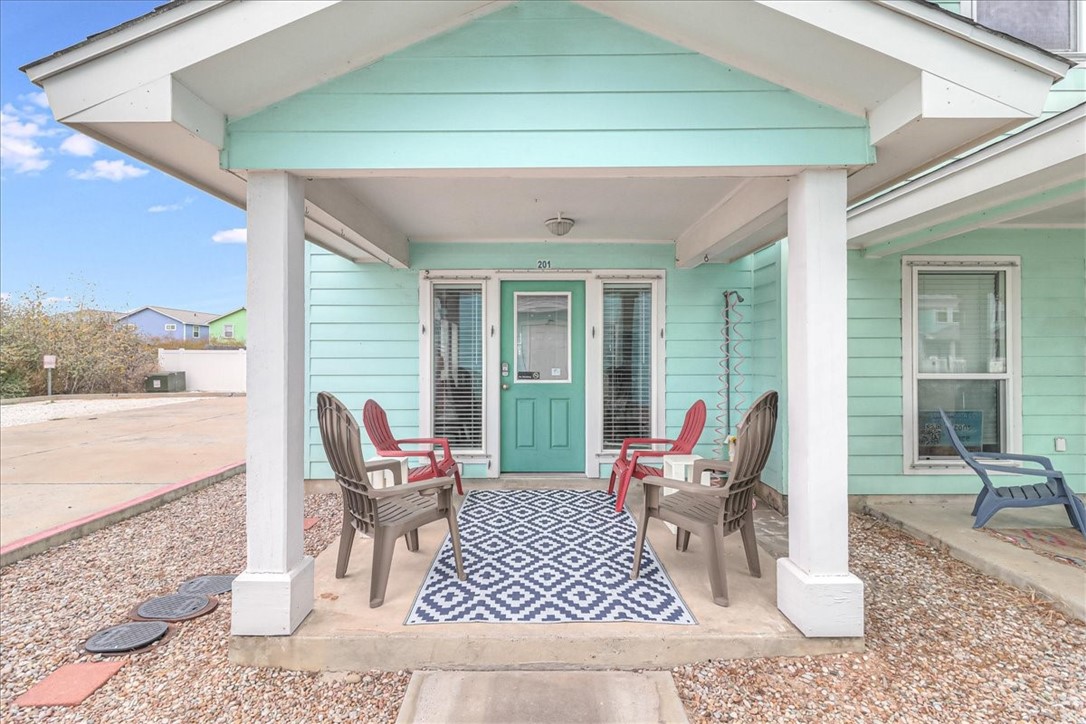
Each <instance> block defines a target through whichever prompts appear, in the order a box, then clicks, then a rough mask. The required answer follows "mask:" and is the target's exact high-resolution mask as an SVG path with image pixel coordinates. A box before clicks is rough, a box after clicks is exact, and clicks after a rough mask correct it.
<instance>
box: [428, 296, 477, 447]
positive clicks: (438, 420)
mask: <svg viewBox="0 0 1086 724" xmlns="http://www.w3.org/2000/svg"><path fill="white" fill-rule="evenodd" d="M433 311H434V314H433V335H432V337H433V350H432V354H433V370H434V389H433V399H434V418H433V419H434V436H435V437H447V438H448V439H449V445H450V446H451V447H453V448H456V449H461V450H481V449H482V447H483V290H482V287H481V286H478V285H444V284H435V285H434V310H433Z"/></svg>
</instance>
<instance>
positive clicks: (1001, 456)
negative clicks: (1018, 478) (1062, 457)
mask: <svg viewBox="0 0 1086 724" xmlns="http://www.w3.org/2000/svg"><path fill="white" fill-rule="evenodd" d="M970 454H971V455H972V456H973V459H974V460H1021V461H1022V462H1028V463H1037V464H1038V465H1043V466H1044V468H1045V470H1053V469H1054V468H1053V467H1052V460H1051V459H1049V458H1046V457H1043V456H1041V455H1018V454H1015V453H970Z"/></svg>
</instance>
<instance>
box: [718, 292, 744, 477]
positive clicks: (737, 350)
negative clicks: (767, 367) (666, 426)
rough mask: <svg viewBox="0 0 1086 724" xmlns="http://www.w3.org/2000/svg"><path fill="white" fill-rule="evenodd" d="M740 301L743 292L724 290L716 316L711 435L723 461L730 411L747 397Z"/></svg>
mask: <svg viewBox="0 0 1086 724" xmlns="http://www.w3.org/2000/svg"><path fill="white" fill-rule="evenodd" d="M742 303H743V295H742V294H740V293H739V292H737V291H734V290H730V289H729V290H726V291H725V292H724V305H723V307H721V309H720V318H721V320H722V322H723V324H722V325H721V327H720V336H721V343H720V362H719V365H720V374H719V375H717V379H718V380H720V388H719V389H718V390H717V396H718V397H719V400H718V401H717V404H716V408H717V416H716V422H717V426H716V430H715V432H716V435H715V437H714V442H715V443H716V445H715V451H716V456H717V458H719V459H721V460H726V459H727V455H728V438H729V437H730V436H731V435H732V434H733V433H732V411H733V410H735V411H736V412H738V411H739V410H740V409H741V408H742V407H744V406H745V405H746V402H747V398H746V394H745V393H744V392H743V388H744V387H745V384H744V383H745V382H746V379H747V378H746V375H745V374H744V373H743V363H744V362H746V361H747V357H746V355H745V354H744V351H743V343H744V342H746V341H747V338H746V337H745V336H743V332H742V329H741V328H740V325H741V324H742V322H743V320H744V317H743V313H742V312H740V311H739V305H740V304H742Z"/></svg>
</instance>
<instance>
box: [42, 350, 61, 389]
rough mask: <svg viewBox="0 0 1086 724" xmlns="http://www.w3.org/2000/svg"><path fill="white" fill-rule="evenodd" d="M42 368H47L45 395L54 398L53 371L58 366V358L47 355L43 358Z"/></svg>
mask: <svg viewBox="0 0 1086 724" xmlns="http://www.w3.org/2000/svg"><path fill="white" fill-rule="evenodd" d="M41 366H42V367H43V368H45V394H46V395H48V396H49V397H52V396H53V370H54V369H55V368H56V366H57V356H56V355H55V354H47V355H45V356H43V357H42V358H41Z"/></svg>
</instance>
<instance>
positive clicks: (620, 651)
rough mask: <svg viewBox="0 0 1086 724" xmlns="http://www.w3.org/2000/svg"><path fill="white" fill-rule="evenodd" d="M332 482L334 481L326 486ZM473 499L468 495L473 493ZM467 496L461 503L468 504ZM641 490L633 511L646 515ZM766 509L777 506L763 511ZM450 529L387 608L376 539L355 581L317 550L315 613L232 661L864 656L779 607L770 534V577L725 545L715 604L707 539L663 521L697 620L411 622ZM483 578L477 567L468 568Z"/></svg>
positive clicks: (734, 539) (457, 665) (313, 664)
mask: <svg viewBox="0 0 1086 724" xmlns="http://www.w3.org/2000/svg"><path fill="white" fill-rule="evenodd" d="M606 487H607V481H606V480H586V479H584V478H560V477H544V478H503V479H500V480H496V481H495V480H485V481H484V480H475V481H469V482H467V484H466V486H465V490H466V491H470V490H481V489H494V488H501V489H512V488H567V489H577V490H606ZM326 489H327V488H326ZM461 500H462V499H461ZM458 502H460V501H458ZM641 503H642V496H641V488H640V486H634V487H632V488H631V491H630V497H629V498H628V499H627V509H628V510H629V511H630V512H631V513H632V514H634V517H635V518H636V517H638V516H639V515H640V510H641ZM761 512H762V513H768V510H767V507H766V506H764V505H763V506H762V510H761ZM445 535H446V530H445V528H444V527H443V526H441V525H438V524H435V525H428V526H425V527H423V528H422V529H420V531H419V551H418V552H417V553H409V552H408V551H407V549H406V547H405V546H404V545H403V543H402V541H401V542H400V543H398V545H397V550H396V556H395V558H394V560H393V564H392V565H393V571H392V576H391V577H390V581H389V585H388V590H387V592H386V595H385V603H384V605H383V606H381V607H380V608H376V609H371V608H369V605H368V592H369V576H370V563H371V560H370V559H371V555H372V548H371V545H372V542H371V541H370V540H369V539H361V538H360V539H359V540H357V541H356V542H355V549H354V553H353V554H352V557H351V564H350V568H349V569H348V573H347V576H346V577H345V578H342V579H338V580H337V579H336V578H335V577H334V572H335V559H336V546H337V543H336V542H333V543H332V544H331V545H330V546H329V547H328V548H327V549H326V550H325V551H324V552H323V553H321V554H320V555H318V556H317V559H316V564H315V600H314V604H313V611H312V612H311V613H310V614H309V616H308V617H306V619H305V620H304V621H303V622H302V624H301V625H300V626H299V627H298V628H297V629H296V630H295V631H294V633H293V634H292V635H291V636H289V637H274V638H273V637H263V636H234V637H233V638H232V640H231V650H230V658H231V660H232V661H233V662H235V663H239V664H245V665H257V666H275V667H282V668H287V669H296V670H307V671H364V670H368V669H381V670H386V671H397V670H403V669H407V670H420V669H457V670H470V669H486V670H494V669H518V670H522V669H642V668H668V667H672V666H676V665H679V664H683V663H692V662H696V661H705V660H710V659H736V658H759V657H768V656H808V655H817V654H827V653H840V652H845V651H862V650H863V649H864V640H863V638H817V637H812V638H808V637H805V636H804V635H803V634H802V633H801V632H800V631H799V629H797V628H796V627H795V626H794V625H792V623H791V622H790V621H789V620H788V619H787V618H786V617H785V615H784V614H783V613H781V612H780V611H779V610H778V608H777V580H776V563H775V561H774V557H773V556H772V555H770V553H768V552H767V551H766V546H765V545H764V544H765V543H766V542H768V541H766V540H760V541H759V548H760V555H761V561H762V578H760V579H757V578H752V577H751V576H750V574H749V573H748V571H747V569H746V562H745V558H744V556H743V551H742V543H741V541H740V537H739V536H738V535H734V536H729V537H728V538H727V539H726V540H725V549H726V554H725V555H726V560H727V564H728V589H729V594H730V601H731V605H730V606H728V607H727V608H724V607H721V606H717V605H715V604H714V603H713V601H712V597H711V594H710V590H709V579H708V576H707V574H706V569H705V557H704V551H703V549H702V547H701V544H700V542H699V541H698V540H697V539H696V538H692V539H691V543H690V549H689V550H688V551H687V552H686V553H679V552H678V551H676V550H675V543H674V536H673V535H672V534H671V533H670V532H669V531H668V530H667V528H665V527H664V525H663V524H662V523H660V522H659V521H653V522H652V523H651V524H650V526H649V539H650V542H651V544H652V547H653V548H654V549H655V551H656V553H657V555H658V557H659V559H660V562H661V563H662V564H663V566H664V568H665V569H666V571H667V573H668V575H669V576H670V577H671V580H672V582H673V583H674V584H675V587H676V589H677V590H678V592H679V594H680V595H681V596H682V598H683V600H684V601H685V602H686V604H687V606H688V607H689V609H690V611H691V612H692V613H693V615H694V617H695V618H696V619H697V624H696V625H693V626H681V625H671V624H645V623H550V624H523V623H450V624H427V625H418V626H405V625H404V619H405V618H406V616H407V613H408V611H409V609H410V607H411V604H412V602H413V600H414V598H415V595H416V593H417V592H418V590H419V587H420V585H421V584H422V581H423V579H424V578H425V577H426V573H427V571H428V570H429V568H430V564H431V563H432V562H433V559H434V555H435V553H436V552H437V550H438V548H439V547H440V545H441V542H442V541H443V540H444V537H445ZM468 575H469V576H470V575H471V571H470V570H469V571H468Z"/></svg>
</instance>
